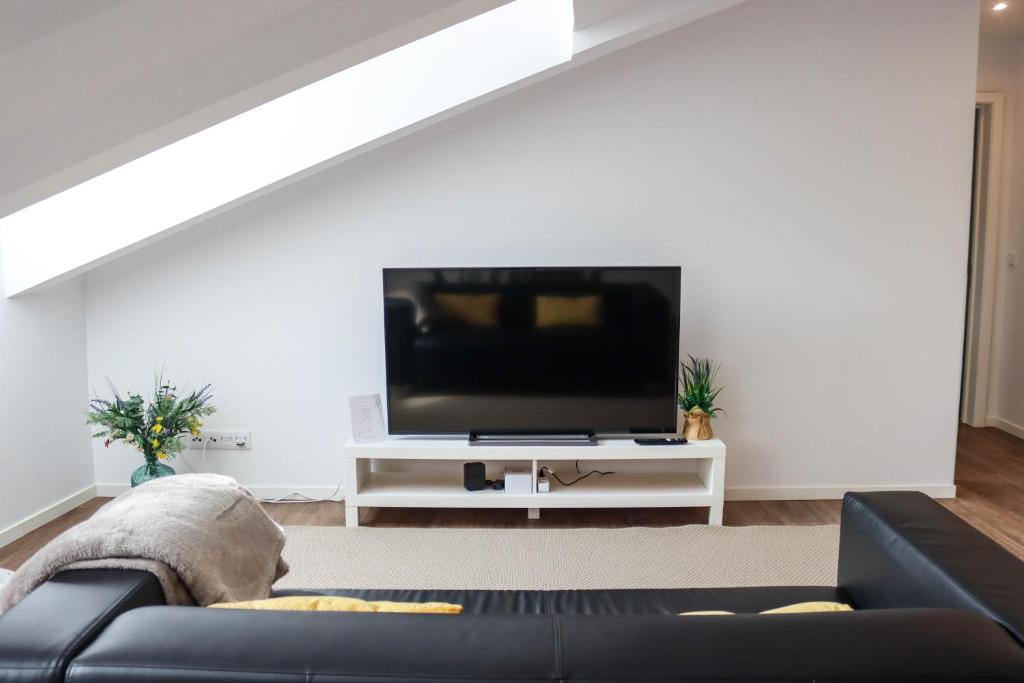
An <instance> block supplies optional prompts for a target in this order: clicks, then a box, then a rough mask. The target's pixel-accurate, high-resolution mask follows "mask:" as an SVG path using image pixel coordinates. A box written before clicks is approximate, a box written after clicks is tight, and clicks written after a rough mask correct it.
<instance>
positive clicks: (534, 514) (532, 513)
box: [526, 508, 540, 519]
mask: <svg viewBox="0 0 1024 683" xmlns="http://www.w3.org/2000/svg"><path fill="white" fill-rule="evenodd" d="M526 518H527V519H540V508H526Z"/></svg>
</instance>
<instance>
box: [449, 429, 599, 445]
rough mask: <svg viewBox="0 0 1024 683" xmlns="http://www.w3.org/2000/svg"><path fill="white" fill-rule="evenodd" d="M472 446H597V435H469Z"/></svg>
mask: <svg viewBox="0 0 1024 683" xmlns="http://www.w3.org/2000/svg"><path fill="white" fill-rule="evenodd" d="M469 445H470V446H596V445H597V435H596V434H594V432H589V433H586V434H482V433H479V432H470V433H469Z"/></svg>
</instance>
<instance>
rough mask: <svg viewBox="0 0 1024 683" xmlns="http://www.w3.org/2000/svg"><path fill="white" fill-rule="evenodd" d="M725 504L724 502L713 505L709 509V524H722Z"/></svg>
mask: <svg viewBox="0 0 1024 683" xmlns="http://www.w3.org/2000/svg"><path fill="white" fill-rule="evenodd" d="M724 507H725V506H724V505H723V504H722V503H719V504H718V505H712V506H711V508H710V509H709V510H708V526H722V512H723V508H724Z"/></svg>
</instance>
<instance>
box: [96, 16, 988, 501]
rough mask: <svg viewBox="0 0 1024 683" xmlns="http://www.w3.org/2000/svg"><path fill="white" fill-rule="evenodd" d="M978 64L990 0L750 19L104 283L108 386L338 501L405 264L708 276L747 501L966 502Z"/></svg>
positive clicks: (257, 205)
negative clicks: (175, 409)
mask: <svg viewBox="0 0 1024 683" xmlns="http://www.w3.org/2000/svg"><path fill="white" fill-rule="evenodd" d="M976 50H977V6H976V5H975V4H974V3H973V2H971V1H970V0H943V1H941V2H935V1H933V0H913V1H906V2H900V3H891V2H887V1H883V0H878V1H876V2H863V3H860V2H858V3H821V2H816V1H814V0H790V1H784V0H758V1H757V2H751V3H746V4H744V5H741V6H738V7H736V8H734V9H731V10H728V11H726V12H723V13H720V14H718V15H715V16H713V17H710V18H708V19H705V20H702V21H700V22H697V23H695V24H692V25H690V26H687V27H684V28H682V29H679V30H677V31H674V32H672V33H669V34H665V35H663V36H661V37H659V38H656V39H653V40H651V41H648V42H646V43H642V44H640V45H638V46H635V47H633V48H630V49H627V50H624V51H622V52H620V53H617V54H614V55H612V56H609V57H607V58H604V59H602V60H599V61H597V62H594V63H592V64H589V65H587V66H584V67H581V68H579V69H576V70H574V71H571V72H568V73H567V74H564V75H561V76H559V77H556V78H554V79H551V80H549V81H546V82H543V83H540V84H538V85H535V86H532V87H530V88H528V89H526V90H524V91H521V92H519V93H517V94H514V95H512V96H509V97H506V98H503V99H501V100H499V101H497V102H494V103H491V104H489V105H486V106H485V107H482V108H479V109H477V110H474V111H471V112H468V113H466V114H464V115H461V116H459V117H456V118H454V119H451V120H449V121H447V122H445V123H443V124H441V125H439V126H435V127H432V128H430V129H427V130H426V131H423V132H421V133H418V134H416V135H414V136H411V137H409V138H407V139H405V140H403V141H400V142H398V143H395V144H393V145H391V146H388V147H386V148H383V149H381V150H378V151H376V152H374V153H372V154H369V155H367V156H365V157H362V158H359V159H356V160H354V161H352V162H349V163H347V164H345V165H342V166H341V167H338V168H335V169H331V170H329V171H326V172H324V173H322V174H320V175H318V176H315V177H314V178H311V179H309V180H306V181H303V182H302V183H299V184H297V185H295V186H292V187H290V188H287V189H285V190H282V191H280V192H278V193H275V194H273V195H270V196H268V197H264V198H262V199H260V200H257V201H256V202H253V203H251V204H249V205H246V206H244V207H241V208H239V209H237V210H235V211H233V212H230V213H228V214H225V215H223V216H220V217H218V218H216V219H213V220H212V221H211V222H210V223H209V224H207V225H206V226H204V227H201V228H197V229H195V230H194V231H193V232H192V233H191V234H189V235H180V236H178V237H175V238H172V240H171V241H168V242H164V243H161V244H160V245H159V246H156V247H153V248H149V249H146V250H144V251H142V252H139V253H137V254H134V255H132V256H129V257H126V258H124V259H122V260H121V261H119V262H117V263H115V264H112V265H108V266H105V267H104V268H101V269H100V270H98V271H95V272H94V273H92V274H90V276H89V278H88V286H87V293H86V306H87V339H88V362H89V377H90V381H91V382H92V383H93V384H95V385H97V386H100V385H101V383H102V379H103V376H104V375H109V376H110V377H111V378H112V379H113V380H114V381H115V382H117V383H118V384H119V385H124V386H134V387H140V388H146V387H148V386H149V384H150V377H151V374H152V370H153V367H154V366H155V365H159V364H161V363H166V366H167V369H168V372H169V374H170V375H171V376H172V377H173V378H175V379H176V380H177V381H179V382H183V383H184V382H190V383H192V384H198V383H201V382H205V381H213V382H215V383H216V402H217V404H218V405H219V406H220V407H221V412H220V413H219V414H218V415H216V416H215V417H214V418H212V419H211V420H210V422H209V426H210V427H235V428H245V427H248V428H251V429H252V430H253V440H254V446H255V447H254V449H253V451H252V452H251V453H248V454H245V455H238V454H230V455H218V456H216V457H210V458H209V463H208V464H209V467H210V468H211V469H216V470H219V471H222V472H225V473H228V474H232V475H235V476H237V477H238V478H239V479H240V480H241V481H242V482H244V483H246V484H249V485H252V486H267V487H285V488H291V487H294V486H304V487H320V490H323V489H328V490H329V489H332V488H333V487H334V485H335V484H336V483H337V481H338V479H339V477H340V472H341V466H340V465H341V463H340V449H341V445H342V443H343V442H344V440H345V439H346V438H347V436H348V419H347V415H346V413H347V405H346V397H347V396H348V395H350V394H357V393H365V392H373V391H383V388H384V387H383V378H384V368H383V355H382V329H381V328H382V312H381V301H380V269H381V267H383V266H399V265H405V266H410V265H502V264H506V265H512V264H514V265H533V264H536V265H584V264H586V265H594V264H649V263H660V264H681V265H682V266H683V273H684V274H683V280H684V299H683V300H684V309H685V310H684V316H683V318H684V319H683V338H684V350H686V351H689V352H692V353H698V354H707V355H711V356H713V357H714V358H716V359H717V360H719V361H720V362H721V363H722V365H723V371H722V379H723V381H724V383H725V384H726V385H727V389H726V390H725V392H724V393H723V395H722V398H723V403H724V405H725V407H726V408H727V409H728V412H729V415H728V417H727V418H726V419H723V420H721V421H719V423H718V428H719V430H720V432H721V434H722V435H723V436H724V437H725V438H726V439H727V441H728V444H729V457H730V462H729V466H728V473H727V482H728V486H729V487H730V488H732V489H734V490H740V489H745V490H746V493H747V494H750V493H751V491H750V490H749V489H756V491H754V492H753V493H754V494H756V495H771V492H772V490H776V489H780V488H784V489H786V490H787V491H789V495H792V488H793V487H833V486H834V487H846V486H854V485H862V486H889V485H894V486H926V485H948V484H950V483H951V482H952V478H953V461H954V447H955V433H956V419H957V402H958V391H959V370H960V353H961V338H962V332H963V330H962V325H963V302H964V287H965V274H964V264H965V262H966V248H967V218H968V214H969V199H970V197H969V187H970V168H971V163H970V159H971V124H972V108H973V100H974V89H975V56H976ZM95 451H96V453H95V455H96V472H97V481H98V482H99V483H100V484H101V485H103V484H123V483H124V482H126V481H127V478H128V475H129V472H130V471H131V469H132V468H133V467H134V466H136V465H137V460H138V458H137V456H135V455H133V454H131V453H129V452H127V451H115V449H113V448H112V449H110V450H109V451H104V450H103V449H102V447H101V446H99V445H97V446H96V447H95ZM197 460H198V459H197V458H193V462H194V464H198V463H197ZM808 490H811V491H816V492H817V490H816V489H808ZM830 490H831V489H830ZM776 492H777V491H776ZM818 493H820V492H818Z"/></svg>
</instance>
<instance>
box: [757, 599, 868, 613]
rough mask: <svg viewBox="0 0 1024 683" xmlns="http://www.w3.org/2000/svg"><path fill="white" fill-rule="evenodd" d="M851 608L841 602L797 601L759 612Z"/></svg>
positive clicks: (840, 609)
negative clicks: (793, 603)
mask: <svg viewBox="0 0 1024 683" xmlns="http://www.w3.org/2000/svg"><path fill="white" fill-rule="evenodd" d="M852 611H853V608H852V607H850V606H849V605H847V604H845V603H842V602H825V601H819V602H798V603H796V604H795V605H786V606H785V607H776V608H775V609H766V610H765V611H763V612H761V614H809V613H811V612H852Z"/></svg>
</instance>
